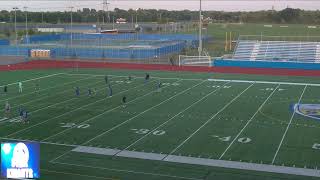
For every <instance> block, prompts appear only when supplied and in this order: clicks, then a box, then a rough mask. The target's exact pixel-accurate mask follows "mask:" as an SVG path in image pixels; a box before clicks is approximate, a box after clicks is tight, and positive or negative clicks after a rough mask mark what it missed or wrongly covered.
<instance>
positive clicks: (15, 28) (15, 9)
mask: <svg viewBox="0 0 320 180" xmlns="http://www.w3.org/2000/svg"><path fill="white" fill-rule="evenodd" d="M13 9H14V32H15V34H16V39H15V43H16V44H17V43H18V33H17V10H18V7H14V8H13Z"/></svg>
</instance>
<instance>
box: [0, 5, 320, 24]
mask: <svg viewBox="0 0 320 180" xmlns="http://www.w3.org/2000/svg"><path fill="white" fill-rule="evenodd" d="M16 14H17V17H16V18H17V22H24V21H25V12H24V11H22V10H17V12H16ZM203 15H204V17H206V18H207V17H210V18H211V19H212V21H213V22H222V23H223V22H230V23H239V22H243V23H285V24H320V11H306V10H301V9H292V8H286V9H283V10H281V11H274V10H267V11H254V12H224V11H204V12H203ZM72 16H73V22H75V23H101V22H103V18H104V22H110V23H111V22H113V21H114V20H115V19H117V18H126V19H127V20H128V22H131V21H132V20H133V21H136V18H137V19H138V21H139V22H158V23H166V22H176V21H198V19H199V12H198V11H190V10H183V11H168V10H156V9H138V10H133V9H129V10H123V9H119V8H115V9H114V10H113V11H110V12H104V11H102V10H99V11H97V10H95V9H89V8H83V9H82V10H77V11H76V12H73V13H72ZM28 21H29V22H34V23H41V22H44V23H52V24H57V23H69V22H70V12H69V11H64V12H28ZM0 22H14V11H13V10H12V11H6V10H2V11H0Z"/></svg>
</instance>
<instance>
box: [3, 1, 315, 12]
mask: <svg viewBox="0 0 320 180" xmlns="http://www.w3.org/2000/svg"><path fill="white" fill-rule="evenodd" d="M102 1H103V0H100V1H97V0H64V1H61V0H27V1H26V0H0V9H1V10H10V9H12V7H14V6H17V7H18V8H20V9H22V8H23V7H24V6H27V7H28V10H29V11H65V10H67V9H68V7H70V6H74V7H75V8H76V9H82V8H86V7H87V8H95V9H102ZM108 2H109V3H110V4H109V9H110V10H112V9H114V8H121V9H130V8H132V9H137V8H144V9H168V10H183V9H189V10H197V9H199V0H108ZM202 7H203V9H204V10H219V11H221V10H223V11H257V10H269V9H271V8H272V7H274V8H275V9H276V10H281V9H284V8H286V7H291V8H300V9H306V10H320V0H300V1H296V0H203V4H202Z"/></svg>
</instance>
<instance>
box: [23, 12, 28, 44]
mask: <svg viewBox="0 0 320 180" xmlns="http://www.w3.org/2000/svg"><path fill="white" fill-rule="evenodd" d="M23 8H24V11H25V13H26V41H27V44H28V42H29V41H28V12H27V8H28V7H27V6H24V7H23Z"/></svg>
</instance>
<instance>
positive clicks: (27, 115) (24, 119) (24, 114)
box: [22, 110, 29, 123]
mask: <svg viewBox="0 0 320 180" xmlns="http://www.w3.org/2000/svg"><path fill="white" fill-rule="evenodd" d="M22 117H23V122H24V123H29V119H28V118H29V113H28V111H27V110H24V111H23V114H22Z"/></svg>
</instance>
